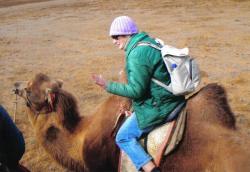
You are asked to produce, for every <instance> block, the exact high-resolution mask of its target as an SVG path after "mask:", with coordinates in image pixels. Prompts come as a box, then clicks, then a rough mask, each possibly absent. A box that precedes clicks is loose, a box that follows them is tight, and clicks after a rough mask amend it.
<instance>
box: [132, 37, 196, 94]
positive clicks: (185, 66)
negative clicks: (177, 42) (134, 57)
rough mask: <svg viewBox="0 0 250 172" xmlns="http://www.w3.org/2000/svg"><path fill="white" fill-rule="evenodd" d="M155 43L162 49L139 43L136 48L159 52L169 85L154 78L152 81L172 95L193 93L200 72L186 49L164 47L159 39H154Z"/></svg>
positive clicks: (150, 44)
mask: <svg viewBox="0 0 250 172" xmlns="http://www.w3.org/2000/svg"><path fill="white" fill-rule="evenodd" d="M156 42H157V43H158V44H160V45H161V46H162V47H161V48H160V47H158V46H156V45H154V44H152V43H150V42H139V43H138V44H137V46H150V47H153V48H155V49H157V50H160V51H161V55H162V59H163V61H164V63H165V65H166V67H167V69H168V72H169V74H170V79H171V83H170V84H169V85H166V84H164V83H162V82H161V81H159V80H157V79H155V78H152V81H153V82H155V83H156V84H158V85H160V86H161V87H163V88H165V89H167V90H168V91H170V92H172V93H173V94H174V95H187V94H189V93H191V92H193V91H194V90H195V89H196V88H197V87H198V85H199V83H200V70H199V67H198V64H197V63H196V61H195V60H194V59H193V58H191V57H190V56H189V50H188V48H183V49H177V48H175V47H172V46H169V45H164V42H163V41H162V40H160V39H156Z"/></svg>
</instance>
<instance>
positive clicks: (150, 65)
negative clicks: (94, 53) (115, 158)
mask: <svg viewBox="0 0 250 172" xmlns="http://www.w3.org/2000/svg"><path fill="white" fill-rule="evenodd" d="M109 35H110V36H111V38H112V40H113V43H114V44H115V45H116V46H117V47H118V48H119V49H120V50H124V51H125V58H126V65H125V70H126V74H127V83H125V84H124V83H119V82H113V81H107V80H106V79H104V78H103V77H102V75H93V80H94V82H95V83H96V84H97V85H99V86H101V87H102V88H103V89H105V90H106V91H107V92H109V93H111V94H115V95H118V96H123V97H127V98H130V99H131V100H132V106H133V113H132V114H131V115H130V116H129V117H128V118H127V119H126V121H125V122H124V123H123V124H122V126H121V128H120V129H119V131H118V133H117V135H116V139H115V140H116V143H117V145H118V146H119V148H120V149H121V150H123V151H124V152H125V153H126V154H127V155H128V157H129V158H130V159H131V160H132V162H133V164H134V165H135V167H136V169H137V170H144V171H145V172H159V171H160V169H159V168H158V167H156V165H155V163H154V161H153V159H152V157H151V156H150V155H149V154H147V153H146V152H145V150H144V149H143V147H142V146H141V145H140V143H139V142H138V140H139V139H140V137H142V135H143V134H145V133H148V132H150V131H151V130H152V129H153V128H154V126H156V125H159V124H161V123H162V122H163V121H164V120H165V119H166V118H167V117H168V115H169V114H170V113H171V112H172V111H173V110H174V109H175V108H176V107H177V106H178V105H179V104H180V103H183V102H184V101H185V98H184V96H176V95H173V94H172V93H171V92H169V91H167V90H166V89H164V88H163V87H161V86H159V85H157V84H156V83H154V82H153V81H152V78H156V79H157V80H159V81H161V82H163V83H165V84H166V85H168V84H169V83H170V82H171V80H170V77H169V72H168V71H167V68H166V67H165V65H164V62H163V60H162V57H161V52H160V51H159V50H157V49H155V48H152V47H150V46H137V44H138V43H139V42H149V43H152V44H154V45H156V46H159V45H158V44H157V42H156V41H155V39H153V38H152V37H150V36H149V35H148V34H147V33H145V32H139V30H138V28H137V25H136V24H135V22H134V21H133V20H132V19H131V18H130V17H128V16H119V17H117V18H115V19H114V20H113V22H112V24H111V27H110V32H109Z"/></svg>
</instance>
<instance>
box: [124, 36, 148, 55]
mask: <svg viewBox="0 0 250 172" xmlns="http://www.w3.org/2000/svg"><path fill="white" fill-rule="evenodd" d="M146 37H148V34H147V33H145V32H141V33H137V34H135V35H133V36H131V37H130V39H129V40H128V42H127V44H126V46H125V52H126V56H128V55H129V53H130V52H131V51H132V50H133V48H134V47H135V46H136V44H137V43H138V42H140V41H141V40H143V39H145V38H146Z"/></svg>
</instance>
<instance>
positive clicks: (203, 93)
mask: <svg viewBox="0 0 250 172" xmlns="http://www.w3.org/2000/svg"><path fill="white" fill-rule="evenodd" d="M189 100H190V101H188V102H192V103H193V104H194V106H192V109H191V110H192V112H199V110H200V111H201V109H202V111H203V112H204V115H206V116H207V117H209V119H212V120H213V121H216V122H219V123H220V125H222V126H224V127H226V128H228V129H235V128H236V127H235V116H234V114H233V112H232V110H231V108H230V105H229V103H228V100H227V94H226V90H225V89H224V87H222V86H221V85H219V84H217V83H211V84H208V85H206V86H204V87H203V88H201V89H200V91H199V92H197V93H196V94H195V95H193V96H192V97H190V98H189Z"/></svg>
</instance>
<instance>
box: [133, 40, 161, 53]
mask: <svg viewBox="0 0 250 172" xmlns="http://www.w3.org/2000/svg"><path fill="white" fill-rule="evenodd" d="M136 46H150V47H152V48H154V49H157V50H160V51H161V48H160V47H159V46H157V45H155V44H152V43H151V42H138V43H137V44H136Z"/></svg>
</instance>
